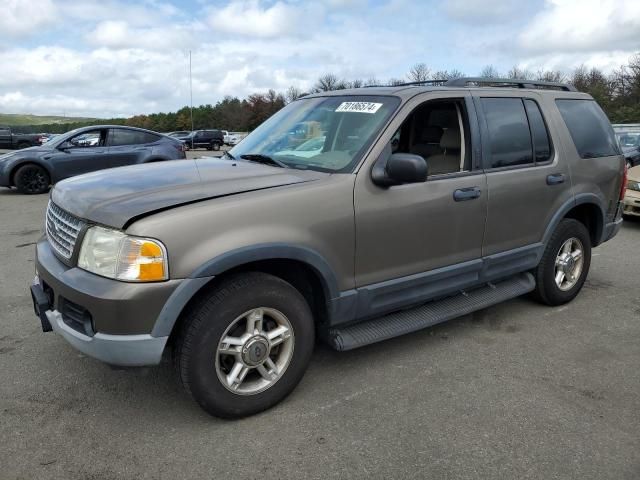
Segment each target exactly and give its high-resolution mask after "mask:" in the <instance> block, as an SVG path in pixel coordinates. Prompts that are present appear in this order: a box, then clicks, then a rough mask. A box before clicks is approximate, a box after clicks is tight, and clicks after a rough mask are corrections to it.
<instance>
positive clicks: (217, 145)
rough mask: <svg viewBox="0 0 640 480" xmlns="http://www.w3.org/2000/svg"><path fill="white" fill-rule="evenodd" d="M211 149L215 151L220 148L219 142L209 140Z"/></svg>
mask: <svg viewBox="0 0 640 480" xmlns="http://www.w3.org/2000/svg"><path fill="white" fill-rule="evenodd" d="M211 149H212V150H214V151H216V152H217V151H218V150H220V144H219V143H218V142H211Z"/></svg>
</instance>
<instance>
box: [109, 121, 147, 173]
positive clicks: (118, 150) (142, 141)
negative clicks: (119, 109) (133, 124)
mask: <svg viewBox="0 0 640 480" xmlns="http://www.w3.org/2000/svg"><path fill="white" fill-rule="evenodd" d="M158 140H160V137H159V136H158V135H154V134H152V133H150V132H144V131H141V130H129V129H127V128H112V129H110V130H109V142H108V143H109V152H108V156H109V166H111V167H122V166H125V165H134V164H136V163H141V162H143V161H144V160H145V159H147V158H149V157H150V156H151V151H152V148H153V147H152V146H151V144H152V143H154V142H156V141H158Z"/></svg>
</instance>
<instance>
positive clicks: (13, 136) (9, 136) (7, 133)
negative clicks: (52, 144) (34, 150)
mask: <svg viewBox="0 0 640 480" xmlns="http://www.w3.org/2000/svg"><path fill="white" fill-rule="evenodd" d="M40 137H41V135H40V134H35V133H13V131H12V130H11V127H0V148H17V149H21V148H29V147H33V146H35V145H40Z"/></svg>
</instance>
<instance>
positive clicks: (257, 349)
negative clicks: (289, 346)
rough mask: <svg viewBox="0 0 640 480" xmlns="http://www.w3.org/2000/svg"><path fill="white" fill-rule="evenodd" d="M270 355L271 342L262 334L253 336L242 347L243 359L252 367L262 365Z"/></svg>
mask: <svg viewBox="0 0 640 480" xmlns="http://www.w3.org/2000/svg"><path fill="white" fill-rule="evenodd" d="M268 356H269V342H268V340H267V339H266V338H264V337H262V336H259V335H258V336H255V337H251V338H250V339H249V340H247V342H246V343H245V344H244V346H243V347H242V361H243V362H244V363H245V364H246V365H248V366H250V367H256V366H258V365H260V364H261V363H262V362H264V361H265V360H266V359H267V357H268Z"/></svg>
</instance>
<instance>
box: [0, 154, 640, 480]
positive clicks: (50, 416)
mask: <svg viewBox="0 0 640 480" xmlns="http://www.w3.org/2000/svg"><path fill="white" fill-rule="evenodd" d="M198 153H201V154H202V153H206V154H209V153H210V152H205V151H202V152H198ZM46 202H47V196H46V195H42V196H23V195H20V194H18V193H17V192H16V191H15V190H9V189H0V225H2V228H1V229H0V256H1V258H2V260H1V261H0V269H1V274H0V445H2V447H1V448H0V478H2V479H14V478H16V479H34V478H38V479H49V478H55V479H65V480H68V479H136V480H139V479H146V478H158V479H164V478H167V479H174V478H176V479H178V478H179V479H182V478H198V479H202V478H233V479H240V478H260V479H271V478H306V479H315V478H321V479H328V478H367V479H371V478H402V479H407V478H421V479H422V478H434V479H442V478H456V479H457V478H469V479H477V478H491V479H496V478H505V479H515V478H517V479H524V478H531V479H541V478H544V479H555V478H580V479H598V480H601V479H637V478H640V341H639V340H640V289H639V288H638V285H640V222H638V221H628V222H625V224H624V225H623V228H622V230H621V231H620V233H619V234H618V236H617V237H616V238H615V239H614V240H612V241H611V242H609V243H607V244H605V245H604V246H602V247H599V248H597V249H595V250H594V257H593V262H592V265H591V273H590V274H589V277H588V280H587V282H586V284H585V287H584V289H583V291H582V293H581V294H580V295H579V296H578V298H577V299H576V300H575V301H574V302H572V303H571V304H569V305H566V306H563V307H558V308H550V307H545V306H542V305H538V304H536V303H534V302H533V301H532V300H529V299H528V298H520V299H516V300H513V301H510V302H507V303H504V304H502V305H499V306H496V307H493V308H489V309H486V310H483V311H480V312H477V313H475V314H473V315H468V316H465V317H462V318H460V319H457V320H454V321H451V322H448V323H445V324H442V325H439V326H437V327H434V328H430V329H427V330H424V331H421V332H419V333H416V334H412V335H408V336H405V337H401V338H397V339H394V340H391V341H387V342H384V343H380V344H376V345H372V346H369V347H366V348H362V349H360V350H355V351H351V352H346V353H337V352H333V351H331V350H329V349H327V348H326V347H323V346H318V347H317V348H316V352H315V354H314V358H313V360H312V362H311V366H310V369H309V371H308V372H307V374H306V376H305V377H304V379H303V380H302V382H301V384H300V385H299V387H298V388H297V389H296V390H295V391H294V392H293V394H292V395H291V396H290V397H289V398H288V399H286V400H285V401H284V402H282V403H281V404H279V405H278V406H276V407H275V408H274V409H272V410H270V411H267V412H264V413H262V414H260V415H257V416H254V417H251V418H247V419H244V420H240V421H222V420H218V419H215V418H212V417H209V416H208V415H206V414H205V413H204V412H203V411H201V410H200V409H199V407H198V406H197V405H196V404H195V403H194V402H193V401H191V399H190V398H189V397H188V396H187V395H186V394H185V393H184V392H183V390H182V388H181V387H180V386H179V383H178V380H177V378H176V375H175V374H174V372H173V369H172V368H171V366H170V365H168V364H167V365H161V366H159V367H157V368H148V369H128V370H114V369H111V368H110V367H108V366H107V365H104V364H102V363H100V362H98V361H96V360H93V359H91V358H89V357H86V356H84V355H82V354H80V353H79V352H77V351H76V350H74V349H73V348H71V347H70V346H69V345H67V344H66V343H65V342H64V341H63V340H62V339H61V338H59V337H57V336H56V335H55V334H53V333H48V334H44V333H42V332H41V330H40V326H39V322H38V320H37V319H36V317H35V316H34V314H33V309H32V306H31V299H30V296H29V291H28V286H29V284H30V282H31V280H32V278H33V273H34V267H33V254H34V247H33V245H34V242H35V241H36V240H37V239H38V238H39V236H40V235H41V231H42V224H43V214H44V209H45V206H46Z"/></svg>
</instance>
